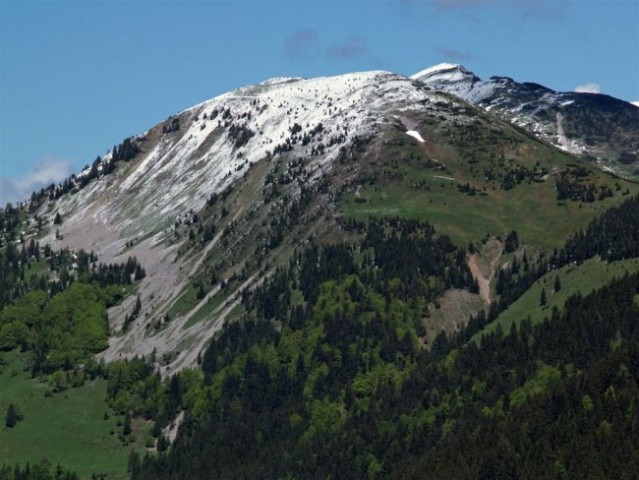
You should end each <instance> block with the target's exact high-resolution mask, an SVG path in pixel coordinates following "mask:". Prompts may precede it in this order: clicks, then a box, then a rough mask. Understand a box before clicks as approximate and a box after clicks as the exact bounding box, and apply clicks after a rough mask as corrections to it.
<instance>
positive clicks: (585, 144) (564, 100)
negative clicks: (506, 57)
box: [411, 63, 639, 178]
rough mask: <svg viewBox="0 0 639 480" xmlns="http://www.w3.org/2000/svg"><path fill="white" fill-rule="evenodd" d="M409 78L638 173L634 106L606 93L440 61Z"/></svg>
mask: <svg viewBox="0 0 639 480" xmlns="http://www.w3.org/2000/svg"><path fill="white" fill-rule="evenodd" d="M411 78H413V79H414V80H417V81H419V82H422V83H424V84H426V85H429V86H431V87H432V88H434V89H437V90H440V91H443V92H447V93H450V94H452V95H455V96H456V97H458V98H461V99H463V100H465V101H466V102H469V103H472V104H474V105H478V106H480V107H482V108H484V109H486V110H488V111H490V112H492V113H494V114H496V115H499V116H500V117H502V118H504V119H506V120H508V121H510V122H512V123H513V124H515V125H517V126H519V127H522V128H524V129H526V130H527V131H528V132H530V133H532V134H533V135H535V136H536V137H538V138H540V139H542V140H544V141H547V142H549V143H551V144H553V145H555V146H556V147H558V148H561V149H562V150H564V151H567V152H570V153H573V154H576V155H579V156H582V157H583V158H585V159H587V160H590V161H593V162H596V163H597V164H598V165H599V166H600V168H603V169H605V170H609V171H613V172H615V173H618V174H620V175H622V176H626V177H631V178H638V176H639V108H637V107H636V106H634V105H633V104H631V103H628V102H624V101H622V100H618V99H616V98H613V97H610V96H608V95H601V94H593V93H577V92H555V91H553V90H551V89H549V88H547V87H544V86H542V85H538V84H536V83H527V82H524V83H518V82H516V81H514V80H513V79H511V78H508V77H490V78H489V79H488V80H481V79H480V78H479V77H477V76H476V75H474V74H473V73H472V72H470V71H468V70H467V69H465V68H464V67H463V66H461V65H454V64H447V63H445V64H441V65H437V66H435V67H431V68H428V69H426V70H423V71H421V72H419V73H416V74H415V75H413V76H412V77H411Z"/></svg>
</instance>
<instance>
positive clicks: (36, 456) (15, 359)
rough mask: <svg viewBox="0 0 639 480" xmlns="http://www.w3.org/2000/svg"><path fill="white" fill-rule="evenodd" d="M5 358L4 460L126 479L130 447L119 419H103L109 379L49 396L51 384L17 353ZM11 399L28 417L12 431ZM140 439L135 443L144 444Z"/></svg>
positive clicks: (1, 394)
mask: <svg viewBox="0 0 639 480" xmlns="http://www.w3.org/2000/svg"><path fill="white" fill-rule="evenodd" d="M3 358H4V359H5V361H6V362H7V364H6V365H3V366H2V367H0V408H1V413H2V423H1V424H0V425H1V426H0V463H3V462H5V463H8V464H14V463H16V462H19V463H21V464H23V463H25V462H30V463H34V462H37V461H39V460H42V459H45V458H46V459H49V460H50V461H51V462H52V463H53V464H57V463H61V464H62V465H64V466H65V467H66V468H69V469H71V470H74V471H76V472H77V473H78V475H80V477H81V478H90V477H91V474H92V473H98V474H99V473H105V474H108V475H109V477H108V478H111V479H124V478H127V475H126V466H127V457H128V455H129V452H130V449H131V446H128V445H127V446H123V444H122V442H120V441H119V440H118V436H117V432H118V430H119V428H118V427H116V421H117V419H116V418H115V417H110V418H109V419H108V420H105V419H104V413H105V411H106V410H107V406H106V404H105V396H106V381H104V380H96V381H93V382H89V383H87V384H86V385H84V386H82V387H79V388H72V389H68V390H66V391H63V392H61V393H58V394H55V395H52V396H49V397H45V396H44V394H45V392H46V391H47V389H48V387H47V385H46V384H43V383H40V382H38V381H37V380H33V379H31V377H30V375H29V373H28V372H25V371H24V370H23V365H22V359H21V358H20V357H19V356H17V355H16V354H15V352H10V353H5V354H3ZM9 403H14V404H15V405H17V406H18V408H19V411H20V412H21V413H22V414H23V415H24V419H23V420H22V421H20V422H18V424H17V425H16V426H15V427H14V428H12V429H9V428H7V427H6V426H5V425H4V413H5V412H6V409H7V406H8V405H9ZM138 427H139V425H138ZM112 430H113V431H114V432H116V433H115V434H113V435H111V434H110V432H111V431H112ZM134 430H135V426H134ZM137 437H138V438H139V439H143V438H144V432H141V431H139V432H138V433H137ZM140 441H141V440H138V443H136V444H135V445H134V446H136V447H138V448H139V443H140Z"/></svg>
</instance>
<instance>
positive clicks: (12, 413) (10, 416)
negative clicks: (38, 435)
mask: <svg viewBox="0 0 639 480" xmlns="http://www.w3.org/2000/svg"><path fill="white" fill-rule="evenodd" d="M18 420H19V415H18V410H17V409H16V407H15V405H14V404H13V403H10V404H9V407H8V408H7V413H6V415H5V416H4V424H5V425H6V426H7V427H9V428H13V427H15V426H16V423H18Z"/></svg>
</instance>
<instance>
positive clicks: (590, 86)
mask: <svg viewBox="0 0 639 480" xmlns="http://www.w3.org/2000/svg"><path fill="white" fill-rule="evenodd" d="M575 92H578V93H600V92H601V87H600V86H599V85H598V84H596V83H592V82H589V83H584V84H583V85H577V86H576V87H575Z"/></svg>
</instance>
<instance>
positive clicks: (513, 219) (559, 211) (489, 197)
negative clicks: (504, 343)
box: [340, 130, 639, 249]
mask: <svg viewBox="0 0 639 480" xmlns="http://www.w3.org/2000/svg"><path fill="white" fill-rule="evenodd" d="M423 135H424V136H425V137H426V143H424V144H420V143H418V142H417V141H415V140H414V139H412V138H410V137H407V136H406V135H405V134H403V133H401V132H398V131H389V132H386V139H385V141H384V142H385V143H384V145H383V146H382V147H381V153H380V155H379V157H380V161H381V163H382V165H384V167H383V174H382V175H377V177H376V180H375V181H374V182H369V183H363V184H362V185H361V187H360V188H359V192H358V193H357V196H359V199H358V198H357V196H356V194H355V192H351V193H350V194H347V195H345V196H344V197H343V198H342V202H341V205H340V208H341V210H342V212H343V213H344V214H346V215H347V216H352V217H354V218H357V219H360V220H364V219H366V218H368V217H369V216H403V217H413V218H420V219H423V220H428V221H429V222H431V223H432V224H433V225H435V227H436V228H437V229H438V231H440V232H442V233H445V234H447V235H449V236H450V237H451V238H452V239H453V240H454V241H456V242H458V243H459V244H460V245H467V244H468V243H469V242H478V241H479V240H480V239H482V238H484V237H486V236H487V235H490V236H505V235H506V234H507V233H508V232H510V231H511V230H513V229H515V230H517V232H518V234H519V239H520V241H522V242H523V243H526V244H528V245H531V246H535V247H539V248H545V249H552V248H558V247H561V246H562V245H563V243H564V242H565V240H566V239H567V238H568V237H569V236H570V235H571V234H573V233H574V232H576V231H578V230H579V229H580V228H583V227H585V226H586V225H587V224H588V223H589V222H590V221H591V220H592V219H593V218H595V217H597V216H598V215H600V214H601V213H602V212H603V211H604V210H606V209H608V208H610V207H611V206H614V205H618V204H619V203H621V202H622V201H623V200H624V199H625V198H627V197H626V196H624V195H622V192H624V191H625V190H626V189H628V190H629V191H630V194H634V193H637V192H639V186H638V185H637V184H634V183H630V182H625V181H623V180H620V179H616V178H614V177H612V176H610V175H608V174H606V173H604V172H601V171H599V170H597V169H594V168H590V167H588V166H587V165H586V167H587V168H588V169H589V170H590V172H591V174H590V176H589V178H588V182H590V183H594V184H595V185H604V184H605V185H608V186H609V187H610V188H611V189H612V191H613V193H614V195H613V197H611V198H607V199H605V200H603V201H596V202H593V203H582V202H573V201H564V202H558V201H557V195H556V187H555V177H554V176H553V175H549V176H547V177H546V179H545V181H541V182H540V183H535V182H532V183H526V182H524V183H522V184H520V185H517V186H516V187H515V188H513V189H511V190H507V191H506V190H502V189H501V188H499V186H497V185H496V184H495V182H492V183H491V182H488V181H486V180H485V178H484V177H483V173H482V172H483V171H484V169H486V168H493V169H494V171H496V172H499V171H503V169H500V167H499V166H498V163H499V162H497V161H495V158H498V157H499V156H501V155H504V156H505V157H506V158H514V159H516V161H514V163H512V164H513V165H514V164H519V165H523V166H525V167H527V168H533V167H534V165H535V164H536V162H539V163H540V164H541V165H542V166H544V167H546V168H547V170H548V171H549V172H557V171H561V170H564V169H565V168H566V167H567V166H569V165H570V164H575V163H580V162H579V161H578V160H576V159H575V158H574V157H571V156H569V155H567V154H564V153H562V152H560V151H558V150H555V149H552V148H550V147H546V146H544V145H542V144H539V143H535V142H534V141H532V140H530V139H528V138H525V137H522V136H521V135H518V134H517V132H515V133H513V132H509V131H508V130H505V131H504V132H503V133H501V134H500V135H501V136H500V138H501V137H504V138H509V139H510V138H514V139H515V140H513V141H514V142H515V141H516V142H517V143H516V144H515V145H516V146H515V147H510V149H504V148H501V147H500V148H497V147H493V146H492V145H491V144H490V143H489V142H488V141H486V142H485V143H482V142H481V141H480V142H479V143H478V144H476V145H475V146H474V147H469V146H465V147H463V150H462V147H457V148H453V147H451V146H450V145H442V144H440V143H437V142H438V141H439V140H438V139H439V138H440V137H438V136H436V135H431V137H429V135H428V134H427V133H424V134H423ZM431 140H432V141H431ZM487 152H488V153H487ZM433 159H436V160H437V161H438V162H439V163H440V164H441V165H443V166H444V168H442V169H439V170H438V169H433V168H432V167H429V165H428V162H432V160H433ZM469 159H471V160H472V161H471V160H469ZM506 163H508V162H506ZM431 165H432V163H431ZM378 170H379V167H378ZM450 179H453V180H450ZM467 182H468V183H469V184H470V185H472V186H474V187H476V188H477V189H478V191H479V193H477V194H476V195H473V196H470V195H467V194H465V193H461V192H460V191H459V190H458V184H462V185H463V184H466V183H467ZM616 183H618V184H619V186H620V189H619V190H618V189H616V185H615V184H616Z"/></svg>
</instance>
